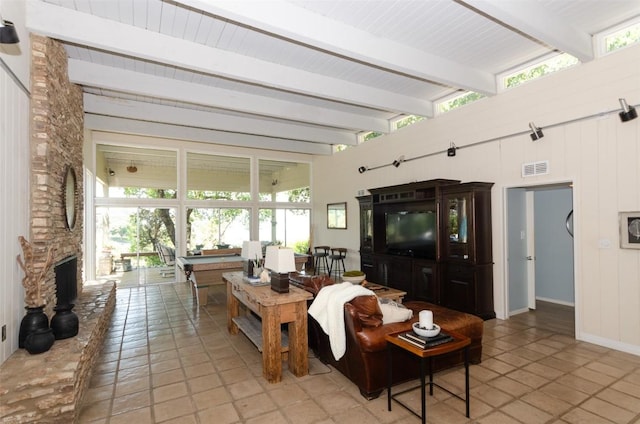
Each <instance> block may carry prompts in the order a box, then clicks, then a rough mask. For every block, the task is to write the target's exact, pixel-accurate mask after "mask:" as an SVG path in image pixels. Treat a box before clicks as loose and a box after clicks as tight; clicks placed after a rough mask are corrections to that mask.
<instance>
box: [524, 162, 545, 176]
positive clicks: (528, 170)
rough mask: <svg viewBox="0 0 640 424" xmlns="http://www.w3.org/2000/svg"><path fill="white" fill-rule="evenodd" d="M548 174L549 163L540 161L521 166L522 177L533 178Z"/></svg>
mask: <svg viewBox="0 0 640 424" xmlns="http://www.w3.org/2000/svg"><path fill="white" fill-rule="evenodd" d="M548 173H549V161H548V160H541V161H538V162H531V163H525V164H523V165H522V176H523V177H534V176H536V175H545V174H548Z"/></svg>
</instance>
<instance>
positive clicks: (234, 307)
mask: <svg viewBox="0 0 640 424" xmlns="http://www.w3.org/2000/svg"><path fill="white" fill-rule="evenodd" d="M238 315H240V302H238V299H237V298H236V297H235V296H234V295H233V287H232V285H231V283H230V282H229V281H227V330H228V331H229V334H233V335H236V334H238V331H239V330H238V326H237V325H236V324H235V323H234V322H233V318H235V317H237V316H238Z"/></svg>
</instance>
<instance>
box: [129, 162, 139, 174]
mask: <svg viewBox="0 0 640 424" xmlns="http://www.w3.org/2000/svg"><path fill="white" fill-rule="evenodd" d="M127 172H130V173H132V174H135V173H136V172H138V167H137V166H135V165H134V164H133V162H131V165H129V166H127Z"/></svg>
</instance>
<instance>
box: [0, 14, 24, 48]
mask: <svg viewBox="0 0 640 424" xmlns="http://www.w3.org/2000/svg"><path fill="white" fill-rule="evenodd" d="M18 42H20V38H18V33H17V32H16V27H15V26H14V25H13V22H11V21H5V20H4V19H2V18H0V44H16V43H18Z"/></svg>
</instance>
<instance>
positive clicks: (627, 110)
mask: <svg viewBox="0 0 640 424" xmlns="http://www.w3.org/2000/svg"><path fill="white" fill-rule="evenodd" d="M618 100H620V107H622V112H620V113H619V114H618V116H620V120H621V121H622V122H627V121H631V120H633V119H636V118H637V117H638V112H636V108H635V107H633V106H629V105H628V104H627V101H626V100H625V99H618Z"/></svg>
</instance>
